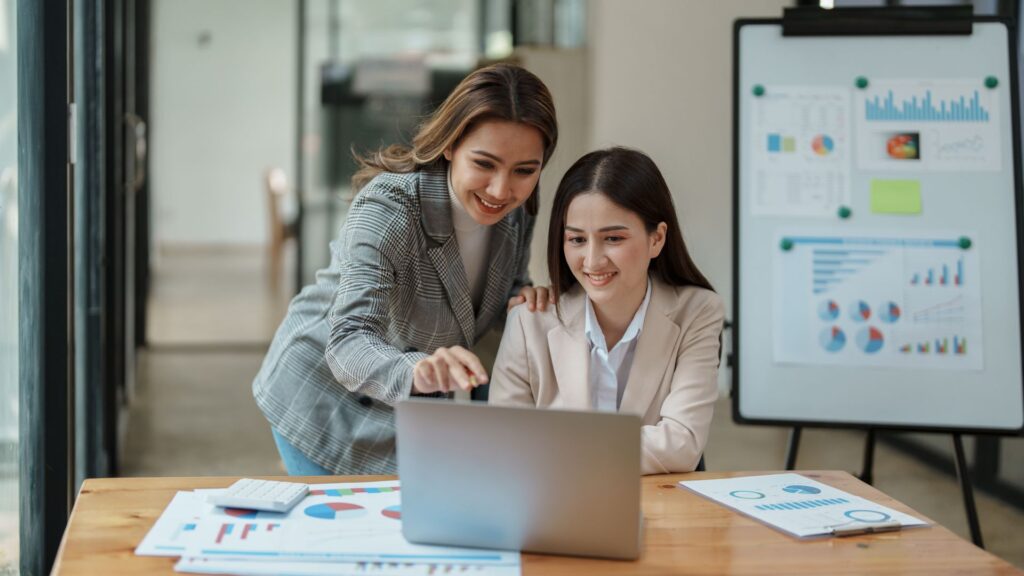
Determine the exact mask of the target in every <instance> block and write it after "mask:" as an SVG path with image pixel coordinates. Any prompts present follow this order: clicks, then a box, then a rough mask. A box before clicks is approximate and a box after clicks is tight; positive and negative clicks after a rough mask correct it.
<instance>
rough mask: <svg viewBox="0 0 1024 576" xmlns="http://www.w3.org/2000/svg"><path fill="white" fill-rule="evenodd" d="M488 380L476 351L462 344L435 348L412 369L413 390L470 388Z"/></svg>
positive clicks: (421, 391) (431, 390) (427, 392)
mask: <svg viewBox="0 0 1024 576" xmlns="http://www.w3.org/2000/svg"><path fill="white" fill-rule="evenodd" d="M486 383H487V371H486V370H484V366H483V364H481V363H480V359H479V358H477V357H476V355H475V354H473V353H472V352H470V351H469V350H466V349H465V348H463V347H462V346H452V347H451V348H438V349H437V350H435V351H434V353H433V354H431V355H430V356H428V357H426V358H424V359H423V360H420V361H419V362H417V363H416V365H415V366H413V369H412V387H413V390H414V391H416V392H419V393H422V394H429V393H432V392H448V391H449V390H455V389H462V390H472V389H473V388H476V387H477V386H479V385H480V384H486Z"/></svg>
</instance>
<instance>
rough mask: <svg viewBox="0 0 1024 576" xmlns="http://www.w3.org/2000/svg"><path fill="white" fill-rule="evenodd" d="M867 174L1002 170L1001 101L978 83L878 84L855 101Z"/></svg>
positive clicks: (861, 165)
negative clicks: (875, 171) (868, 172)
mask: <svg viewBox="0 0 1024 576" xmlns="http://www.w3.org/2000/svg"><path fill="white" fill-rule="evenodd" d="M854 119H855V124H856V139H857V166H858V168H860V169H862V170H897V171H922V170H923V171H936V170H937V171H998V170H1000V169H1001V168H1002V162H1001V158H1002V153H1001V136H1000V132H999V130H1000V127H1001V124H1000V114H999V101H998V99H997V98H996V97H995V95H994V94H993V92H992V91H991V90H989V89H987V88H985V87H984V86H982V85H981V83H980V82H978V80H977V79H976V78H974V79H968V80H942V81H938V80H905V81H886V80H876V81H873V82H872V83H871V85H870V86H869V87H868V88H867V89H865V90H858V91H857V95H856V98H855V102H854Z"/></svg>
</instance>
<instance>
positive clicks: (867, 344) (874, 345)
mask: <svg viewBox="0 0 1024 576" xmlns="http://www.w3.org/2000/svg"><path fill="white" fill-rule="evenodd" d="M884 345H885V336H884V335H883V334H882V331H881V330H879V329H878V328H875V327H874V326H868V327H867V328H864V329H863V330H861V331H860V332H858V333H857V347H858V348H860V349H861V350H863V351H864V352H866V353H868V354H874V353H875V352H878V351H879V350H881V349H882V346H884Z"/></svg>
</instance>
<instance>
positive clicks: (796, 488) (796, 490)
mask: <svg viewBox="0 0 1024 576" xmlns="http://www.w3.org/2000/svg"><path fill="white" fill-rule="evenodd" d="M782 491H783V492H789V493H790V494H820V493H821V489H819V488H815V487H814V486H803V485H800V484H793V485H791V486H786V487H785V488H783V489H782Z"/></svg>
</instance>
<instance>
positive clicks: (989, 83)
mask: <svg viewBox="0 0 1024 576" xmlns="http://www.w3.org/2000/svg"><path fill="white" fill-rule="evenodd" d="M996 86H999V78H996V77H995V76H989V77H987V78H985V87H986V88H995V87H996Z"/></svg>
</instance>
